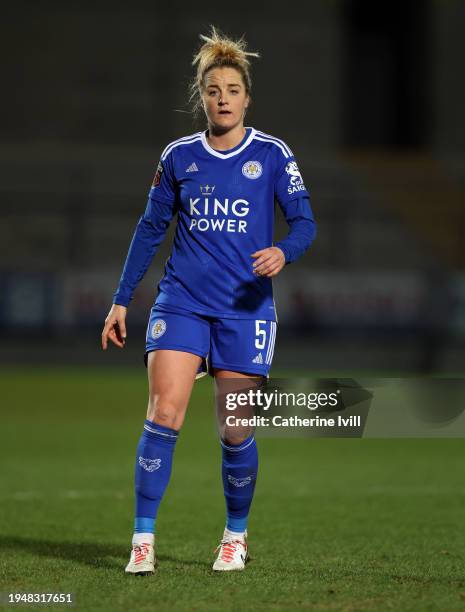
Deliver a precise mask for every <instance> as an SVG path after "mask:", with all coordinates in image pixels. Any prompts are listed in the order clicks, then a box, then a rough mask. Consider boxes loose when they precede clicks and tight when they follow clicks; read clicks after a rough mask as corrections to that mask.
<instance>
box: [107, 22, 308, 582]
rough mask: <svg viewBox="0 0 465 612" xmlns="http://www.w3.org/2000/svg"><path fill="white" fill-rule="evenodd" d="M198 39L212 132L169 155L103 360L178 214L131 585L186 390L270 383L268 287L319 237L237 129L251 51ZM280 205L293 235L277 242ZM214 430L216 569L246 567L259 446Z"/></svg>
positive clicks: (274, 162) (276, 145)
mask: <svg viewBox="0 0 465 612" xmlns="http://www.w3.org/2000/svg"><path fill="white" fill-rule="evenodd" d="M201 39H202V40H203V41H204V44H203V45H202V46H201V48H200V50H199V52H198V53H197V55H195V57H194V60H193V65H194V66H196V67H197V76H196V79H195V83H194V84H193V86H192V87H193V98H195V107H196V108H197V109H198V108H202V109H203V111H204V112H205V115H206V118H207V122H208V129H206V130H205V131H204V132H198V133H195V134H192V135H191V136H185V137H184V138H179V139H178V140H175V141H173V142H171V143H170V144H169V145H168V146H167V147H166V148H165V149H164V151H163V153H162V155H161V159H160V163H159V164H158V168H157V171H156V174H155V178H154V180H153V184H152V187H151V189H150V192H149V196H148V203H147V207H146V210H145V213H144V214H143V215H142V217H141V218H140V220H139V222H138V224H137V227H136V230H135V233H134V236H133V239H132V242H131V245H130V248H129V253H128V256H127V260H126V263H125V266H124V270H123V273H122V276H121V280H120V283H119V287H118V289H117V291H116V293H115V296H114V300H113V306H112V308H111V310H110V312H109V314H108V316H107V318H106V320H105V327H104V329H103V332H102V347H103V349H104V350H106V348H107V345H108V340H110V341H111V342H113V343H114V344H115V345H116V346H118V347H119V348H123V347H124V345H125V340H126V323H125V320H126V312H127V307H128V305H129V302H130V300H131V298H132V294H133V292H134V289H135V288H136V286H137V284H138V282H139V281H140V280H141V279H142V277H143V275H144V273H145V271H146V270H147V268H148V266H149V264H150V262H151V260H152V258H153V256H154V254H155V252H156V250H157V247H158V246H159V244H160V243H161V241H162V240H163V237H164V236H165V233H166V230H167V228H168V225H169V223H170V221H171V219H172V217H173V216H174V215H175V214H177V225H176V233H175V238H174V243H173V247H172V253H171V256H170V258H169V259H168V261H167V262H166V265H165V273H164V276H163V278H162V280H161V281H160V283H159V286H158V294H157V297H156V300H155V303H154V305H153V308H152V310H151V313H150V317H149V323H148V328H147V343H146V349H145V363H146V366H147V370H148V380H149V400H148V410H147V418H146V420H145V423H144V429H143V433H142V436H141V438H140V442H139V445H138V447H137V454H136V467H135V497H136V504H135V506H136V507H135V523H134V535H133V539H132V552H131V558H130V561H129V564H128V565H127V567H126V572H128V573H130V574H150V573H153V571H154V563H155V554H154V534H155V521H156V517H157V512H158V507H159V505H160V501H161V499H162V497H163V494H164V491H165V489H166V486H167V484H168V481H169V478H170V473H171V465H172V458H173V453H174V449H175V445H176V441H177V439H178V434H179V430H180V429H181V426H182V424H183V421H184V416H185V413H186V410H187V405H188V402H189V398H190V395H191V391H192V387H193V383H194V380H195V379H196V377H197V376H198V375H201V374H202V373H205V372H206V371H208V372H209V373H210V374H211V375H212V376H213V377H214V378H215V384H216V386H218V385H219V384H220V383H221V381H228V380H229V381H230V382H231V379H234V381H233V382H237V381H239V384H240V383H241V381H243V385H246V384H248V383H250V384H252V385H253V384H259V382H260V381H262V380H263V377H266V376H267V375H268V372H269V369H270V367H271V362H272V359H273V349H274V343H275V337H276V312H275V305H274V300H273V290H272V280H271V279H272V278H273V277H274V276H276V275H277V274H278V273H279V272H280V271H281V270H282V269H283V268H284V265H285V264H288V263H291V262H293V261H295V260H296V259H297V258H298V257H300V256H301V255H302V254H303V253H304V251H305V250H306V249H307V248H308V247H309V245H310V243H311V242H312V240H313V238H314V235H315V225H314V220H313V215H312V212H311V209H310V203H309V195H308V193H307V191H306V189H305V186H304V183H303V180H302V176H301V174H300V172H299V169H298V166H297V163H296V161H295V159H294V156H293V154H292V152H291V150H290V149H289V147H288V146H287V145H286V144H285V143H284V142H283V141H282V140H279V139H278V138H275V137H273V136H270V135H268V134H265V133H263V132H261V131H259V130H256V129H255V128H253V127H244V123H243V121H244V116H245V113H246V110H247V107H248V106H249V104H250V101H251V78H250V72H249V68H250V67H249V57H250V56H257V57H258V54H257V53H249V52H247V51H246V50H245V49H246V44H245V42H244V40H243V39H241V40H239V41H233V40H231V39H229V38H227V37H225V36H223V35H221V34H220V33H219V32H218V31H217V30H215V28H212V31H211V35H210V36H203V35H202V36H201ZM275 198H276V199H277V200H278V203H279V205H280V208H281V210H282V211H283V213H284V215H285V218H286V221H287V223H288V225H289V233H288V235H287V237H286V238H285V239H284V240H282V241H281V242H278V243H277V244H276V245H273V227H274V202H275ZM220 425H221V429H220V436H221V446H222V475H223V485H224V494H225V499H226V527H225V530H224V534H223V537H222V539H221V542H220V545H219V547H218V549H217V550H218V551H219V552H218V557H217V559H216V560H215V562H214V565H213V569H214V570H241V569H243V568H244V566H245V562H246V560H247V557H248V549H247V541H246V537H247V518H248V514H249V509H250V505H251V502H252V496H253V492H254V487H255V482H256V477H257V468H258V458H257V447H256V443H255V439H254V436H253V432H252V433H250V430H235V431H232V430H228V429H227V428H224V427H223V425H224V423H223V422H221V423H220Z"/></svg>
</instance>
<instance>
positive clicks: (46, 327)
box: [0, 0, 465, 372]
mask: <svg viewBox="0 0 465 612" xmlns="http://www.w3.org/2000/svg"><path fill="white" fill-rule="evenodd" d="M463 17H464V6H463V3H461V2H459V1H454V0H448V1H447V2H439V1H436V2H434V1H428V0H420V1H408V2H381V3H380V2H376V3H370V2H360V1H355V2H343V1H339V2H338V1H329V2H326V1H323V0H321V1H316V2H309V3H300V4H296V5H295V6H293V7H291V6H287V5H284V4H283V3H281V2H270V3H267V8H266V10H265V9H264V7H263V6H262V5H261V4H260V3H234V5H231V6H227V5H225V6H224V7H223V8H222V9H221V10H220V9H217V8H215V9H213V8H205V5H203V6H202V4H200V5H199V4H198V3H196V2H192V3H178V2H173V3H161V2H154V3H140V2H139V3H134V4H133V5H131V6H128V5H127V3H119V2H114V3H112V4H111V8H110V5H109V4H108V3H101V4H99V3H96V4H95V5H91V4H90V3H83V4H77V3H75V4H69V5H68V4H67V3H53V2H45V3H40V6H39V4H36V3H32V2H18V3H15V4H14V7H13V8H12V7H10V8H7V9H5V11H4V14H3V18H2V22H3V24H2V30H3V32H2V45H3V53H2V63H3V65H4V67H3V69H4V72H3V75H4V76H3V84H4V86H5V87H4V90H3V94H2V101H1V104H2V107H3V110H2V113H1V117H0V122H1V131H2V136H3V137H2V145H1V149H0V152H1V173H2V178H1V187H0V188H1V206H0V228H1V229H0V244H1V248H2V259H1V267H0V295H1V305H0V329H1V336H2V342H1V349H0V360H1V362H2V363H12V362H14V363H24V362H30V363H35V362H36V361H39V360H40V361H45V362H52V363H55V362H57V361H58V362H63V361H65V362H67V361H70V360H72V361H74V362H85V363H88V362H89V361H92V362H94V363H96V364H109V363H112V364H134V363H135V361H137V360H140V359H141V357H140V355H141V353H142V350H143V343H144V332H145V324H146V319H147V313H148V309H149V306H150V304H151V303H152V301H153V298H154V295H155V288H156V284H157V282H158V280H159V278H160V275H161V273H162V269H163V264H164V261H165V259H166V257H167V256H168V254H169V248H170V239H169V237H168V238H167V240H166V241H165V243H164V245H163V247H162V248H161V250H160V252H159V253H158V255H157V256H156V258H155V260H154V263H153V265H152V267H151V269H150V270H149V272H148V273H147V275H146V279H145V281H144V283H143V284H142V285H141V287H140V289H139V291H138V293H137V296H136V298H135V300H134V301H133V303H132V305H131V308H130V311H129V316H128V326H129V340H128V346H127V348H126V350H125V351H123V352H120V351H117V350H112V351H111V352H110V354H105V355H104V354H102V353H100V352H99V335H100V332H101V328H102V325H103V320H104V319H105V316H106V314H107V312H108V309H109V307H110V305H111V301H112V295H113V292H114V290H115V288H116V286H117V283H118V279H119V275H120V272H121V269H122V265H123V263H124V259H125V256H126V252H127V248H128V245H129V241H130V239H131V236H132V232H133V230H134V227H135V224H136V222H137V220H138V217H139V216H140V214H141V213H142V211H143V210H144V208H145V203H146V196H147V192H148V187H149V185H150V182H151V180H152V176H153V174H154V170H155V168H156V165H157V161H158V158H159V155H160V153H161V151H162V149H163V147H164V146H165V145H166V144H167V143H168V142H169V141H171V140H173V139H175V138H177V137H179V136H183V135H185V134H189V133H192V132H193V131H196V130H199V129H203V128H204V127H205V122H204V121H203V119H200V120H199V121H197V122H196V123H193V121H192V118H191V116H190V115H189V114H188V113H186V112H185V111H186V110H187V108H188V107H187V97H188V94H187V86H188V83H189V80H190V78H191V77H192V70H191V68H190V60H191V56H192V53H193V51H194V49H195V48H197V45H198V42H199V40H198V34H199V33H200V32H207V30H208V26H209V23H215V24H216V25H217V26H218V27H220V28H223V29H224V30H225V31H226V32H227V33H229V34H231V35H233V36H240V35H242V34H245V36H246V38H247V41H248V43H249V48H250V49H251V50H255V49H257V50H259V51H260V52H261V54H262V59H260V60H258V61H257V62H255V64H254V72H253V76H254V88H253V105H252V108H251V111H250V114H249V116H248V117H247V118H246V124H250V125H254V126H255V127H257V128H259V129H261V130H263V131H266V132H270V133H272V134H274V135H276V136H278V137H280V138H282V139H284V140H285V141H286V142H287V143H289V145H290V146H291V147H292V149H293V150H294V152H295V154H296V156H297V159H298V162H299V164H300V166H301V170H302V173H303V176H304V179H305V182H306V183H307V185H308V187H309V189H310V192H311V196H312V205H313V208H314V212H315V215H316V219H317V222H318V236H317V239H316V241H315V243H314V245H313V246H312V247H311V249H310V251H309V252H308V253H307V254H306V255H305V256H304V258H303V259H302V260H300V261H299V262H298V263H296V264H294V265H291V266H289V267H287V268H286V269H285V270H284V272H283V273H282V274H281V275H280V276H279V278H278V279H276V281H275V287H276V301H277V308H278V315H279V319H280V327H279V333H278V338H277V347H276V351H275V367H283V366H286V367H298V368H307V367H309V368H312V369H315V368H317V369H320V370H328V369H331V368H346V367H348V366H350V368H352V369H366V368H370V369H377V370H379V369H381V370H391V371H399V370H401V371H413V372H432V371H435V372H450V371H456V370H458V369H460V367H461V364H462V363H463V358H464V356H465V351H464V349H465V274H464V272H465V270H464V266H465V199H464V195H465V165H464V164H463V161H464V148H465V121H464V120H463V108H464V107H465V92H464V88H465V85H464V83H463V79H461V78H460V74H461V71H462V70H461V68H462V61H463V56H464V53H465V48H464V45H465V42H464V38H463V36H462V35H461V27H462V23H463ZM461 19H462V23H461ZM277 216H278V218H280V217H281V215H280V211H278V214H277ZM173 227H174V223H173ZM284 232H285V227H284V225H283V223H282V221H281V219H280V222H279V224H278V236H280V235H282V234H283V233H284ZM170 236H171V234H170Z"/></svg>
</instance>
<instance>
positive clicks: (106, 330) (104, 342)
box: [102, 323, 110, 351]
mask: <svg viewBox="0 0 465 612" xmlns="http://www.w3.org/2000/svg"><path fill="white" fill-rule="evenodd" d="M109 332H110V325H109V323H106V324H105V327H104V328H103V331H102V348H103V350H104V351H106V350H107V347H108V333H109Z"/></svg>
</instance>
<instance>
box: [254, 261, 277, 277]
mask: <svg viewBox="0 0 465 612" xmlns="http://www.w3.org/2000/svg"><path fill="white" fill-rule="evenodd" d="M278 263H279V262H278V260H277V258H276V257H270V258H269V259H267V260H266V261H265V262H263V263H262V264H261V265H259V266H257V267H256V268H255V272H260V274H263V273H264V272H268V271H269V270H270V269H271V268H273V267H274V266H277V265H278Z"/></svg>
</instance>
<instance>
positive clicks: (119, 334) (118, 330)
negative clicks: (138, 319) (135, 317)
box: [113, 321, 126, 344]
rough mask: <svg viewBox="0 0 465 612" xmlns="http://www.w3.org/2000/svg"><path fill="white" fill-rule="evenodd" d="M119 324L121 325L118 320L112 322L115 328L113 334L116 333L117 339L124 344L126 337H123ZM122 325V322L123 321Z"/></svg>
mask: <svg viewBox="0 0 465 612" xmlns="http://www.w3.org/2000/svg"><path fill="white" fill-rule="evenodd" d="M120 325H121V323H120V322H119V321H117V322H116V323H115V324H114V326H113V329H114V330H115V334H116V337H117V338H118V340H119V341H120V342H122V343H123V344H124V342H125V341H126V338H125V336H123V332H122V331H121V327H120ZM123 327H124V323H123Z"/></svg>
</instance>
